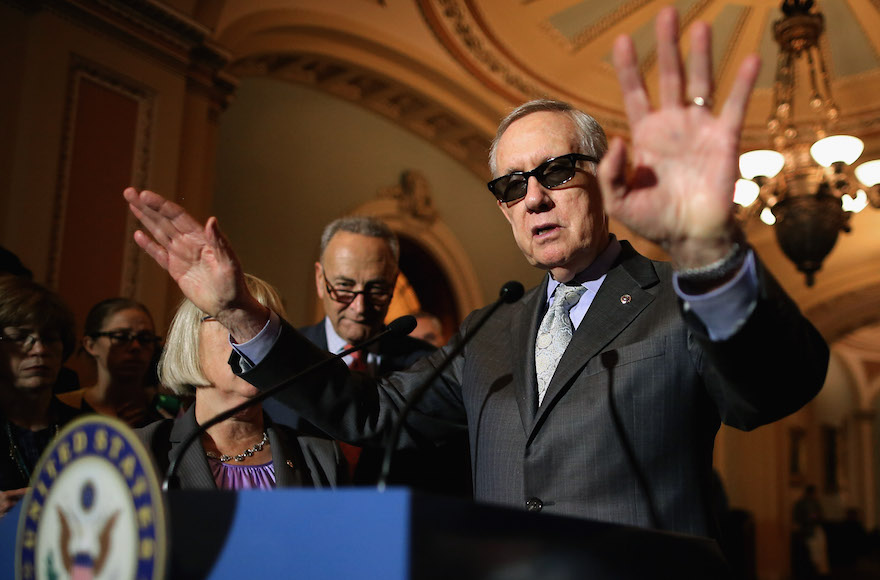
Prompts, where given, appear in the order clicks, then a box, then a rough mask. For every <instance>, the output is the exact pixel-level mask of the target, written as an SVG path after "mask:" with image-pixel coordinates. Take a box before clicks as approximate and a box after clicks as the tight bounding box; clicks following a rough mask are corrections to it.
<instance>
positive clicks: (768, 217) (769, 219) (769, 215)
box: [761, 207, 776, 226]
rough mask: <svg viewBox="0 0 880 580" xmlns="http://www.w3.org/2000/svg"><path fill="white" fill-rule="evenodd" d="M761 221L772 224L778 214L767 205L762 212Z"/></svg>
mask: <svg viewBox="0 0 880 580" xmlns="http://www.w3.org/2000/svg"><path fill="white" fill-rule="evenodd" d="M761 221H762V222H764V223H765V224H767V225H768V226H772V225H773V224H775V223H776V216H775V215H773V212H772V211H771V210H770V208H769V207H765V208H764V210H763V211H762V212H761Z"/></svg>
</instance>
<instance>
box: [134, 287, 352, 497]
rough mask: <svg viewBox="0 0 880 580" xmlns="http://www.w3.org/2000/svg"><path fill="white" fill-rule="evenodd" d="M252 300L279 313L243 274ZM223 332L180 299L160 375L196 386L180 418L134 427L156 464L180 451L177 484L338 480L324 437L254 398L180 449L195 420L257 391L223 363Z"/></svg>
mask: <svg viewBox="0 0 880 580" xmlns="http://www.w3.org/2000/svg"><path fill="white" fill-rule="evenodd" d="M247 285H248V289H249V290H250V291H251V293H252V294H253V295H254V297H255V298H256V299H257V300H259V302H260V303H261V304H263V305H265V306H267V307H269V308H270V309H272V310H274V311H275V312H277V313H278V314H279V315H281V316H284V307H283V306H282V304H281V300H280V298H279V297H278V294H277V293H276V291H275V289H274V288H272V287H271V286H270V285H269V284H267V283H266V282H264V281H262V280H260V279H259V278H256V277H254V276H250V275H247ZM231 351H232V346H231V345H230V344H229V333H228V332H227V331H226V329H225V328H224V327H223V326H222V325H220V324H219V323H218V322H217V321H216V320H215V319H214V318H211V317H210V316H208V314H207V313H205V312H202V311H201V310H199V309H198V308H196V306H195V305H194V304H193V303H192V302H190V301H189V300H184V301H183V302H182V303H181V305H180V307H179V308H178V310H177V313H176V314H175V316H174V320H173V321H172V322H171V328H170V329H169V331H168V337H167V341H166V346H165V350H164V352H163V353H162V358H161V359H160V361H159V378H160V381H161V383H162V384H163V385H164V386H166V387H168V388H170V389H171V390H173V391H174V392H176V393H178V394H181V395H185V394H188V393H192V392H194V393H195V403H194V404H193V405H192V406H191V407H190V408H189V410H188V411H187V412H186V413H185V414H184V415H183V416H182V417H180V418H178V419H175V420H165V421H160V422H158V423H154V424H152V425H149V426H147V427H145V428H143V429H138V434H139V436H140V437H141V439H142V440H143V441H144V442H145V443H146V445H147V447H148V448H149V449H150V450H151V451H152V452H153V455H154V457H155V459H156V462H157V464H158V466H159V468H160V469H161V470H163V471H164V470H167V468H168V465H169V463H170V461H171V460H172V459H173V458H175V457H177V456H178V455H180V454H181V452H183V456H182V457H181V458H180V459H179V463H178V465H179V471H178V476H179V482H180V483H179V487H180V488H181V489H249V488H257V489H271V488H274V487H285V486H304V487H327V486H329V487H334V486H335V485H337V484H338V483H342V482H343V481H344V478H345V477H346V476H345V473H346V465H345V460H344V458H343V456H342V453H341V451H340V449H339V446H338V445H337V444H336V443H335V442H334V441H332V440H330V439H324V438H320V437H313V436H306V435H302V434H300V433H297V432H296V431H294V430H292V429H289V428H287V427H284V426H282V425H273V424H272V423H271V421H269V419H268V417H266V416H265V415H264V414H263V409H262V405H260V404H256V405H254V406H252V407H250V408H249V409H247V410H245V411H241V412H240V413H238V414H237V415H235V416H233V417H231V418H229V419H226V420H225V421H223V422H221V423H218V424H217V425H214V426H213V427H211V428H210V429H208V430H207V432H206V433H205V434H204V435H202V437H201V439H200V440H198V441H196V442H195V443H194V444H193V445H191V446H190V447H189V448H188V449H187V450H185V451H184V450H182V449H181V447H180V443H181V441H182V440H183V439H184V438H186V436H187V435H189V434H190V433H191V432H192V431H194V430H195V429H197V428H198V426H199V425H201V424H203V423H205V422H206V421H208V420H209V419H211V418H212V417H215V416H216V415H218V414H220V413H222V412H224V411H226V410H228V409H231V408H232V407H234V406H236V405H238V404H240V403H242V402H244V401H247V400H248V399H250V398H251V397H253V396H255V395H257V394H258V393H259V391H258V390H257V389H256V387H254V386H253V385H251V384H250V383H248V382H247V381H245V380H244V379H242V378H240V377H238V376H236V375H235V374H234V373H233V372H232V369H231V368H230V366H229V363H228V360H229V355H230V353H231Z"/></svg>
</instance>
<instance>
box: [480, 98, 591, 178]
mask: <svg viewBox="0 0 880 580" xmlns="http://www.w3.org/2000/svg"><path fill="white" fill-rule="evenodd" d="M542 111H547V112H550V113H561V114H563V115H565V116H567V117H568V118H569V119H571V120H572V121H573V122H574V125H575V127H577V132H578V135H577V137H578V149H580V151H573V152H572V153H581V154H583V155H592V156H593V157H596V158H598V159H602V156H603V155H605V151H607V150H608V138H607V137H605V131H604V130H603V129H602V126H601V125H599V122H598V121H597V120H596V119H594V118H593V117H591V116H590V115H588V114H586V113H584V112H583V111H581V110H580V109H576V108H575V107H573V106H572V105H570V104H568V103H566V102H564V101H554V100H551V99H536V100H534V101H529V102H528V103H523V104H522V105H520V106H519V107H517V108H516V109H514V110H513V111H511V112H510V113H508V115H507V116H506V117H504V119H502V120H501V124H499V125H498V131H497V132H496V133H495V139H493V140H492V145H491V146H490V147H489V170H490V171H491V172H492V175H493V176H494V177H498V176H499V175H498V157H497V155H498V142H499V141H501V136H502V135H504V132H505V131H507V129H508V127H510V125H512V124H513V122H514V121H518V120H519V119H522V118H523V117H525V116H528V115H531V114H532V113H540V112H542Z"/></svg>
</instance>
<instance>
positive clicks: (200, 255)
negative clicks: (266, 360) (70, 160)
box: [123, 187, 269, 342]
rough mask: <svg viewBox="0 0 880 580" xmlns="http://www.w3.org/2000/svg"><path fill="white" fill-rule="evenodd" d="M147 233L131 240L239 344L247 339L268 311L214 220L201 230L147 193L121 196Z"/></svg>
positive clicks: (173, 207) (127, 192) (186, 216)
mask: <svg viewBox="0 0 880 580" xmlns="http://www.w3.org/2000/svg"><path fill="white" fill-rule="evenodd" d="M123 196H124V197H125V200H126V201H127V202H128V206H129V208H130V209H131V211H132V213H133V214H134V215H135V217H137V219H138V220H140V222H141V224H142V225H143V226H144V229H145V230H146V232H149V235H148V234H147V233H146V232H144V231H142V230H138V231H136V232H135V233H134V240H135V242H137V244H138V245H139V246H140V247H141V248H143V249H144V250H145V251H146V252H147V253H148V254H149V255H150V256H152V257H153V259H154V260H156V262H157V263H158V264H159V265H160V266H162V267H163V268H164V269H165V270H167V271H168V273H169V274H170V275H171V278H173V279H174V281H175V282H177V285H178V286H179V287H180V290H181V291H182V292H183V295H184V296H186V297H187V298H189V300H190V301H192V303H193V304H195V305H196V306H198V307H199V308H200V309H201V310H203V311H204V312H207V313H208V314H210V315H211V316H214V317H215V318H217V319H218V320H219V321H220V323H221V324H223V325H224V326H226V328H228V329H229V331H230V333H231V334H232V336H233V337H234V338H235V339H236V340H237V341H239V342H244V341H246V340H249V339H250V338H252V337H253V336H255V335H256V334H257V332H259V331H260V329H261V328H262V327H263V325H264V324H265V322H266V320H268V318H269V315H268V311H267V310H266V309H265V307H263V306H262V305H261V304H260V303H259V302H257V301H256V300H255V299H254V298H253V296H251V294H250V292H249V291H248V289H247V286H246V284H245V279H244V273H243V271H242V269H241V265H240V264H239V262H238V258H237V257H236V255H235V252H234V251H233V249H232V246H230V245H229V241H228V240H227V239H226V237H225V236H224V235H223V232H221V231H220V227H219V226H218V224H217V219H216V218H214V217H212V218H209V219H208V221H207V223H205V225H204V226H202V225H201V224H200V223H199V222H198V221H196V220H195V219H194V218H193V217H192V216H191V215H189V214H188V213H186V210H184V209H183V208H182V207H181V206H179V205H177V204H176V203H173V202H171V201H169V200H167V199H165V198H164V197H162V196H161V195H159V194H157V193H153V192H152V191H147V190H144V191H138V190H136V189H134V188H132V187H129V188H127V189H126V190H125V191H124V192H123Z"/></svg>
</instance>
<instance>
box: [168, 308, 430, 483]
mask: <svg viewBox="0 0 880 580" xmlns="http://www.w3.org/2000/svg"><path fill="white" fill-rule="evenodd" d="M415 327H416V319H415V317H414V316H410V315H407V316H401V317H400V318H396V319H394V320H393V321H392V322H391V323H390V324H389V325H388V328H386V329H385V330H384V331H382V332H380V333H379V334H377V335H376V336H373V337H372V338H370V339H368V340H365V341H364V342H362V343H360V344H359V345H357V346H353V347H351V348H349V349H346V350H344V351H342V352H340V353H338V354H335V355H333V356H332V357H330V358H326V359H324V360H320V361H318V362H316V363H315V364H313V365H311V366H309V367H308V368H306V369H305V370H303V371H300V372H299V373H297V374H296V375H294V376H293V377H291V378H289V379H285V380H283V381H282V382H280V383H278V384H277V385H275V386H273V387H270V388H268V389H266V390H264V391H261V392H260V393H259V394H257V395H255V396H253V397H251V398H250V399H248V400H247V401H244V402H243V403H240V404H238V405H236V406H234V407H232V408H231V409H227V410H226V411H223V412H222V413H219V414H217V415H215V416H214V417H211V418H210V419H208V420H207V421H205V422H204V423H203V424H202V425H199V428H198V429H195V430H194V431H192V432H191V433H190V434H189V435H187V436H186V438H185V439H184V440H183V441H182V442H181V444H180V451H179V452H178V453H177V455H176V456H175V457H174V458H173V459H172V460H171V462H170V463H169V464H168V469H167V470H166V471H165V474H166V475H165V479H164V480H163V481H162V491H168V490H169V489H172V488H177V487H178V482H177V466H178V464H179V462H180V458H181V457H183V454H184V453H185V452H186V450H187V449H189V446H190V445H192V444H193V441H195V440H196V439H198V438H199V437H201V436H202V434H203V433H205V432H206V431H207V430H208V429H210V428H211V427H213V426H214V425H216V424H217V423H221V422H223V421H225V420H226V419H229V418H230V417H232V416H233V415H236V414H238V413H240V412H241V411H244V410H245V409H249V408H250V407H253V406H254V405H256V404H257V403H262V402H263V401H265V400H266V399H268V398H269V397H271V396H272V395H274V394H275V393H278V392H279V391H282V390H284V389H286V388H287V387H289V386H290V385H292V384H294V383H295V382H296V381H297V380H299V379H301V378H302V377H304V376H305V375H308V374H309V373H311V372H313V371H315V370H317V369H319V368H321V367H322V366H324V365H327V364H330V363H331V362H332V361H335V360H337V359H341V358H342V357H344V356H348V355H350V354H351V353H353V352H356V351H359V350H361V349H364V348H366V347H368V346H370V345H371V344H374V343H375V342H377V341H379V340H381V339H382V338H385V337H386V336H388V335H389V334H395V335H405V334H409V333H410V332H412V331H413V329H414V328H415Z"/></svg>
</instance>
